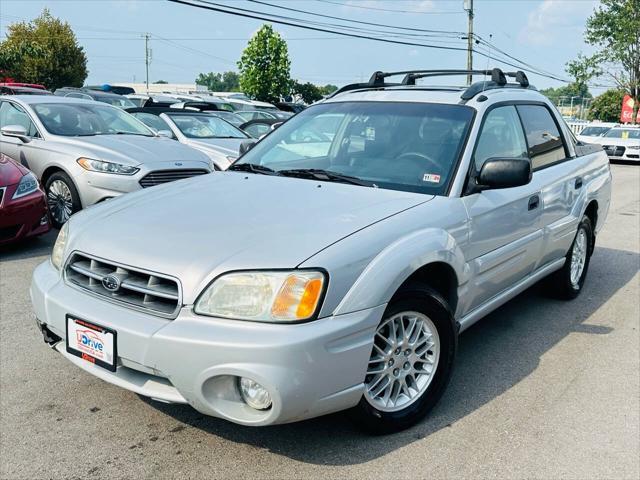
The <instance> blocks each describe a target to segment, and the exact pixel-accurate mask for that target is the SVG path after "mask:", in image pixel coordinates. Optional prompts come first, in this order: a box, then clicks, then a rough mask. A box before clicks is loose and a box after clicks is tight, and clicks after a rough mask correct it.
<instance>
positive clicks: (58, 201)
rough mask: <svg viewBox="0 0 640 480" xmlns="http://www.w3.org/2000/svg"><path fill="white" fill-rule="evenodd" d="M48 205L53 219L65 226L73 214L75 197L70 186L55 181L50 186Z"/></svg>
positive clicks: (60, 181)
mask: <svg viewBox="0 0 640 480" xmlns="http://www.w3.org/2000/svg"><path fill="white" fill-rule="evenodd" d="M47 204H48V206H49V212H50V213H51V216H52V217H53V219H54V220H55V221H56V222H57V223H59V224H63V223H65V222H66V221H67V220H69V218H70V217H71V214H72V213H73V196H72V195H71V190H70V189H69V186H68V185H67V184H66V183H65V182H63V181H62V180H54V181H53V182H51V185H49V190H48V192H47Z"/></svg>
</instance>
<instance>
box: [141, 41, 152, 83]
mask: <svg viewBox="0 0 640 480" xmlns="http://www.w3.org/2000/svg"><path fill="white" fill-rule="evenodd" d="M142 37H143V38H144V64H145V67H146V71H147V77H146V78H147V81H146V83H147V95H149V63H150V62H151V54H150V50H149V38H150V37H151V34H149V33H145V34H144V35H142Z"/></svg>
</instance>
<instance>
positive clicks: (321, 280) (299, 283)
mask: <svg viewBox="0 0 640 480" xmlns="http://www.w3.org/2000/svg"><path fill="white" fill-rule="evenodd" d="M325 283H326V277H325V274H324V273H323V272H320V271H315V270H294V271H265V272H259V271H256V272H233V273H228V274H226V275H223V276H221V277H218V278H217V279H216V280H215V281H214V282H213V283H212V284H211V285H209V287H207V289H206V290H205V291H204V292H203V293H202V295H200V298H199V299H198V301H197V302H196V304H195V312H196V313H197V314H200V315H209V316H214V317H223V318H233V319H237V320H251V321H255V322H275V323H279V322H298V321H304V320H308V319H310V318H312V317H313V316H314V315H315V314H316V313H317V311H318V307H319V305H320V300H321V297H322V293H323V292H324V287H325Z"/></svg>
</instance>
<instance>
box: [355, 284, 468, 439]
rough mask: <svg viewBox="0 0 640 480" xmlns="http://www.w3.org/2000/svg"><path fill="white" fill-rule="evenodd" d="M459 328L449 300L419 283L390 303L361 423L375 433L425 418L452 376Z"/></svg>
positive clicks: (371, 365)
mask: <svg viewBox="0 0 640 480" xmlns="http://www.w3.org/2000/svg"><path fill="white" fill-rule="evenodd" d="M456 343H457V328H456V327H455V323H454V321H453V318H452V315H451V313H450V310H449V308H448V306H447V304H446V302H445V300H444V299H442V297H441V296H440V295H439V294H438V293H437V292H435V291H433V290H432V289H430V288H428V287H426V286H424V285H421V284H413V285H410V286H408V287H406V288H403V289H402V290H401V291H399V292H398V293H397V294H396V296H395V297H394V299H393V300H392V301H391V302H390V303H389V306H388V307H387V310H386V311H385V314H384V317H383V320H382V321H381V322H380V325H379V326H378V328H377V330H376V333H375V337H374V341H373V347H372V351H371V355H370V358H369V362H368V367H367V372H366V376H365V381H364V385H365V391H364V395H363V397H362V399H361V400H360V403H359V404H358V406H357V407H355V419H356V421H357V422H358V423H359V424H360V425H361V426H362V427H363V428H365V429H367V430H369V431H371V432H373V433H391V432H395V431H399V430H403V429H405V428H408V427H410V426H411V425H413V424H415V423H416V422H418V421H419V420H421V419H422V418H423V417H424V416H425V415H426V414H427V413H428V412H429V411H430V410H431V409H432V408H433V407H434V406H435V404H436V403H437V401H438V400H439V399H440V397H441V396H442V394H443V393H444V390H445V387H446V385H447V383H448V381H449V378H450V377H451V372H452V368H453V359H454V357H455V351H456Z"/></svg>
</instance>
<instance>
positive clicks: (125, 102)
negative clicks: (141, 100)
mask: <svg viewBox="0 0 640 480" xmlns="http://www.w3.org/2000/svg"><path fill="white" fill-rule="evenodd" d="M96 100H97V101H99V102H102V103H108V104H109V105H113V106H114V107H118V108H123V109H124V108H134V107H136V104H135V103H133V102H132V101H131V100H130V99H128V98H127V97H106V96H105V97H103V96H98V97H96Z"/></svg>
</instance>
